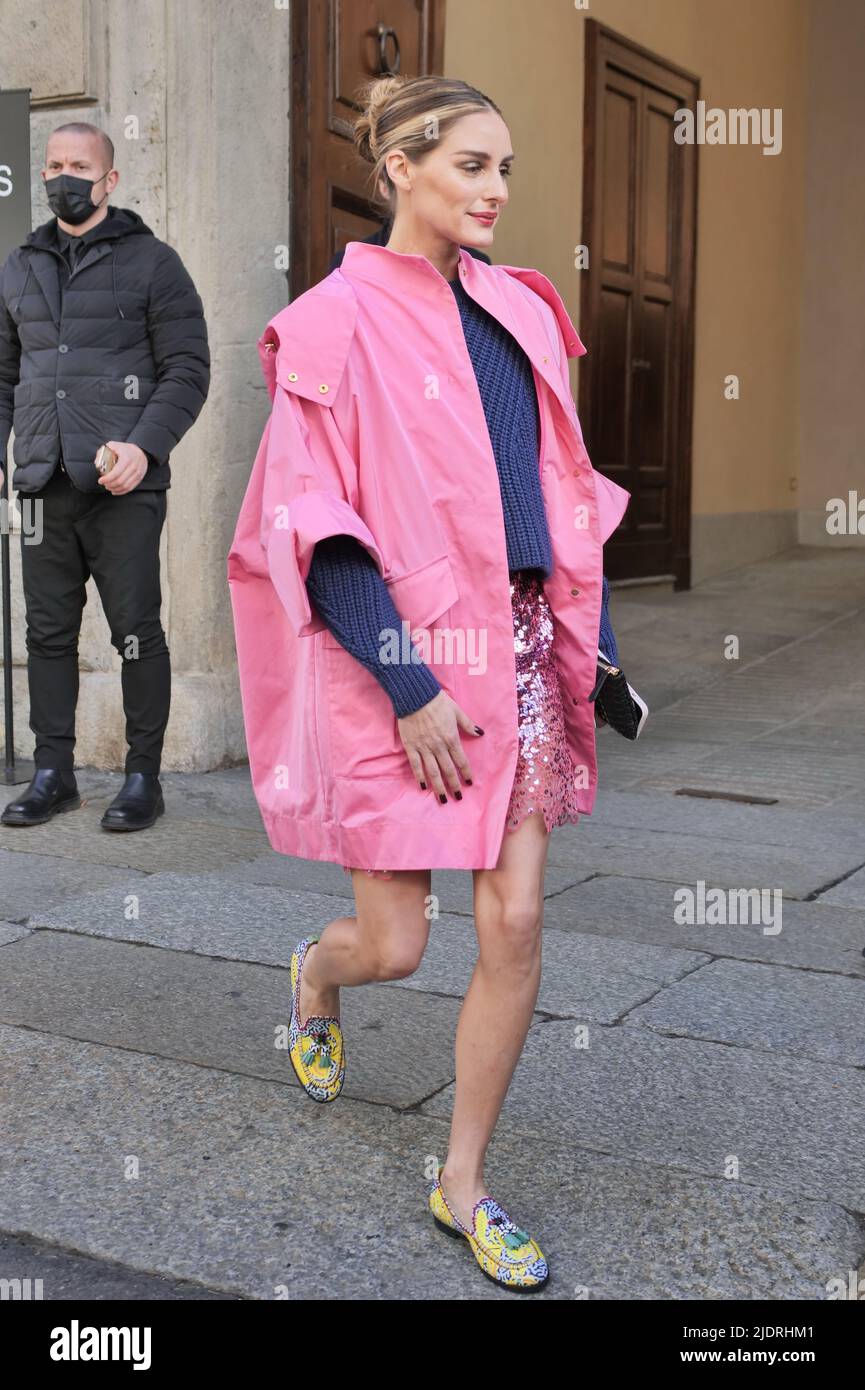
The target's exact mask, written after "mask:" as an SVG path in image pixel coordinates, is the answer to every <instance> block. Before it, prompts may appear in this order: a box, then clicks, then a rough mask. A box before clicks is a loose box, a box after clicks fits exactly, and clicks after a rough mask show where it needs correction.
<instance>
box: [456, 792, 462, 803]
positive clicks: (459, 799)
mask: <svg viewBox="0 0 865 1390" xmlns="http://www.w3.org/2000/svg"><path fill="white" fill-rule="evenodd" d="M462 799H463V794H462V792H454V800H455V801H462Z"/></svg>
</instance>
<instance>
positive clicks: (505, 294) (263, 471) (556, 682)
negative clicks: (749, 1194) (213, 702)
mask: <svg viewBox="0 0 865 1390" xmlns="http://www.w3.org/2000/svg"><path fill="white" fill-rule="evenodd" d="M365 101H366V106H365V110H364V112H363V114H362V116H361V118H360V120H359V121H358V123H357V127H356V143H357V147H358V149H359V151H360V153H361V155H362V156H363V157H364V158H365V159H366V160H367V161H368V162H369V163H370V164H371V165H372V166H373V167H372V185H373V187H374V188H376V189H380V190H382V192H383V197H384V201H385V203H386V210H387V213H388V215H389V217H391V218H392V227H391V231H390V235H389V238H388V240H387V243H386V245H376V244H372V243H369V242H350V243H349V244H348V246H347V248H346V250H345V255H344V257H343V260H342V263H341V265H340V266H339V267H338V268H336V269H334V270H332V272H331V273H330V274H329V275H328V276H327V277H326V278H325V279H324V280H322V281H320V282H319V283H318V284H317V285H315V286H313V287H312V288H311V289H310V290H308V291H307V292H306V293H305V294H304V295H301V296H300V297H299V298H298V299H297V300H295V301H294V302H293V303H292V304H290V305H289V306H288V307H287V308H286V309H284V310H283V311H282V312H281V313H279V314H277V315H276V316H275V317H274V318H273V319H272V320H271V322H270V323H269V324H268V326H267V328H266V330H265V332H264V334H263V335H262V339H261V340H260V344H259V346H260V351H261V358H262V364H263V367H264V373H265V379H266V380H267V383H268V387H269V390H270V393H271V398H272V403H273V409H272V412H271V416H270V419H269V420H268V422H267V425H266V427H265V431H264V435H263V437H262V441H261V446H260V448H259V451H258V455H257V457H256V461H255V466H254V468H253V472H252V475H251V478H250V481H249V485H248V488H247V492H246V496H245V498H244V503H243V508H242V510H241V514H240V518H239V520H238V525H237V531H236V534H235V537H234V542H233V545H232V549H231V553H230V556H229V570H228V575H229V583H230V587H231V595H232V604H233V611H234V619H235V632H236V637H237V647H238V659H239V669H240V678H241V684H242V691H243V704H244V715H245V720H246V730H247V742H248V747H249V757H250V769H251V774H252V780H253V786H254V789H255V794H256V797H257V799H258V803H259V806H260V808H261V812H262V817H263V820H264V823H265V826H266V828H267V832H268V836H269V839H270V843H271V844H272V846H273V847H274V848H275V849H277V850H279V851H280V852H282V853H285V854H293V855H298V856H302V857H306V858H311V859H323V860H330V861H332V862H336V863H339V864H342V865H343V866H344V868H345V869H346V871H347V872H350V873H351V874H352V881H353V887H354V896H355V906H356V916H345V917H341V918H339V919H338V920H336V921H334V922H331V923H329V924H328V925H327V926H326V927H325V928H324V929H323V930H322V931H321V932H320V933H319V934H318V935H309V936H307V937H305V938H304V939H303V940H302V941H300V942H299V944H298V945H297V947H296V948H295V950H294V953H293V955H292V961H291V982H292V1001H291V1002H292V1013H291V1031H290V1056H291V1060H292V1064H293V1066H294V1068H295V1071H296V1072H297V1075H298V1077H299V1079H300V1081H301V1084H302V1085H303V1087H304V1089H305V1090H306V1092H307V1094H308V1095H310V1096H311V1097H312V1098H313V1099H315V1100H317V1101H320V1102H328V1101H332V1100H334V1099H336V1097H337V1096H338V1095H339V1094H340V1092H341V1089H342V1086H343V1081H344V1077H345V1064H346V1048H345V1041H344V1037H343V1033H342V1029H341V1026H340V1021H339V1001H340V994H339V991H340V988H341V987H342V986H349V985H361V984H366V983H368V982H371V981H383V980H396V979H403V978H405V977H407V976H409V975H411V974H412V973H413V972H414V971H415V970H416V969H417V967H418V965H419V963H420V961H421V959H422V957H423V954H424V951H425V948H426V944H427V939H428V935H429V930H430V916H431V915H432V914H431V909H430V903H431V898H430V888H431V870H432V869H443V868H452V869H468V870H471V871H472V874H473V880H474V921H475V929H476V933H477V941H478V957H477V963H476V965H475V968H474V972H473V974H472V977H471V982H470V984H469V987H468V989H467V992H466V996H465V1001H464V1003H463V1006H462V1010H461V1013H460V1018H459V1024H458V1027H457V1034H456V1088H455V1098H454V1107H453V1117H452V1123H451V1130H450V1140H449V1145H448V1151H447V1157H446V1160H445V1162H444V1163H443V1164H441V1163H439V1162H438V1161H436V1162H435V1171H434V1172H433V1171H432V1170H431V1171H430V1172H429V1173H428V1175H427V1176H428V1178H429V1189H428V1205H429V1209H430V1211H431V1213H432V1215H433V1216H434V1218H435V1221H436V1224H437V1226H438V1228H440V1229H441V1230H444V1231H447V1232H448V1234H450V1235H454V1236H456V1237H459V1238H460V1239H461V1240H465V1241H467V1242H468V1244H469V1246H470V1247H471V1250H472V1252H473V1254H474V1256H475V1258H476V1259H477V1261H478V1264H479V1265H480V1268H481V1269H482V1270H483V1272H484V1273H485V1274H486V1275H488V1277H490V1278H491V1279H493V1280H494V1281H495V1282H496V1283H498V1284H500V1285H502V1286H503V1287H505V1288H508V1289H513V1290H519V1291H530V1290H536V1289H539V1288H541V1287H543V1285H544V1284H545V1283H546V1281H547V1279H548V1277H549V1269H548V1265H547V1261H546V1258H545V1256H544V1254H543V1251H542V1249H541V1247H540V1245H539V1243H538V1241H537V1240H536V1239H535V1238H534V1237H533V1236H532V1235H531V1234H530V1233H529V1232H528V1231H526V1230H525V1228H524V1227H523V1226H521V1225H518V1224H517V1223H516V1222H515V1221H514V1220H512V1219H511V1217H510V1216H509V1215H508V1212H507V1211H506V1209H505V1208H504V1206H502V1205H501V1204H500V1202H499V1201H498V1200H497V1199H496V1198H495V1197H494V1196H493V1195H491V1194H490V1193H489V1192H488V1190H487V1183H486V1180H485V1177H484V1161H485V1156H486V1153H487V1148H488V1145H489V1143H490V1140H491V1137H492V1134H493V1131H494V1129H495V1126H496V1122H497V1120H498V1116H499V1112H500V1110H501V1107H502V1104H503V1101H504V1099H505V1095H506V1094H507V1090H508V1086H509V1084H510V1080H511V1077H512V1075H513V1071H514V1068H515V1067H516V1064H517V1062H518V1060H519V1057H520V1054H521V1051H522V1048H523V1045H524V1042H525V1038H526V1034H527V1031H528V1029H529V1026H530V1024H531V1021H532V1015H533V1011H534V1007H535V1003H536V1000H537V996H538V988H539V982H540V973H541V929H542V924H543V902H544V871H545V865H546V858H547V847H548V843H549V835H550V831H551V830H552V829H553V828H554V827H555V826H557V825H562V824H565V823H567V822H571V823H575V822H577V821H578V819H579V816H580V814H581V813H588V812H590V811H591V809H592V805H593V803H594V797H595V790H596V783H597V770H596V758H595V715H594V706H593V704H592V703H591V702H590V701H589V699H588V696H589V694H590V693H591V691H592V688H593V686H594V683H595V674H596V658H597V649H598V636H599V625H600V622H601V619H602V611H603V607H604V599H605V581H604V578H603V569H602V563H603V543H604V541H605V540H606V539H607V537H608V536H609V535H610V534H611V533H612V531H613V530H614V529H615V528H616V526H617V525H618V523H619V521H620V520H621V517H622V515H623V513H624V510H625V507H626V505H627V499H628V496H629V494H628V493H627V492H626V491H625V490H624V489H622V488H619V487H617V486H616V485H615V484H614V483H612V482H610V481H609V480H607V479H606V478H604V477H603V476H602V475H600V474H596V473H595V472H594V470H593V468H592V465H591V463H590V461H589V459H588V456H587V454H586V450H585V447H584V445H583V441H582V434H581V431H580V426H579V421H578V419H577V414H576V410H575V407H574V403H573V399H572V396H571V392H570V384H569V378H568V358H569V357H574V356H578V355H580V354H581V353H583V352H585V348H584V347H583V345H582V344H581V342H580V340H579V337H578V336H577V333H576V330H575V328H574V325H573V323H572V322H571V320H570V318H569V316H568V314H567V311H566V309H565V307H564V304H563V302H562V300H561V297H560V296H559V294H558V293H557V291H556V289H555V288H554V286H553V285H552V284H551V283H550V281H549V280H548V279H547V277H546V276H545V275H543V274H542V273H541V272H540V271H537V270H532V269H526V268H522V267H515V266H501V265H493V264H488V263H486V262H485V261H484V260H481V259H479V258H478V257H475V256H473V255H472V254H470V251H471V250H478V251H481V252H489V251H491V249H492V247H493V243H494V239H495V232H496V226H497V224H498V221H499V219H500V218H501V216H502V215H503V214H504V211H505V208H506V206H507V203H508V179H509V177H510V174H511V166H512V163H513V160H514V152H513V150H512V146H511V139H510V134H509V132H508V127H507V125H506V124H505V121H504V119H503V117H502V114H501V112H500V111H499V108H498V107H497V106H496V104H495V103H494V102H493V101H492V100H491V99H490V98H489V97H487V96H485V95H484V94H483V93H481V92H479V91H477V90H476V89H475V88H473V87H470V86H468V85H467V84H466V83H463V82H460V81H456V80H451V79H447V78H441V77H429V78H416V79H399V78H385V79H381V80H379V81H377V82H375V83H373V84H371V86H370V87H369V88H368V89H367V91H366V93H365ZM467 248H468V249H467ZM607 646H609V643H607ZM611 655H612V656H613V659H615V652H614V651H613V652H612V653H611ZM382 1065H395V1066H398V1065H399V1047H398V1046H395V1047H393V1048H386V1049H385V1051H384V1054H383V1062H382Z"/></svg>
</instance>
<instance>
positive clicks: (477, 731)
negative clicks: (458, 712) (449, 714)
mask: <svg viewBox="0 0 865 1390" xmlns="http://www.w3.org/2000/svg"><path fill="white" fill-rule="evenodd" d="M475 733H476V734H482V733H483V729H479V728H478V726H477V724H475Z"/></svg>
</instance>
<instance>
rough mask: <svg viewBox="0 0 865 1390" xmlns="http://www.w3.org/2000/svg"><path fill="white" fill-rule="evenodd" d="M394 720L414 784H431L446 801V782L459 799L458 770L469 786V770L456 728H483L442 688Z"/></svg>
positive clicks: (476, 731) (468, 730) (471, 731)
mask: <svg viewBox="0 0 865 1390" xmlns="http://www.w3.org/2000/svg"><path fill="white" fill-rule="evenodd" d="M396 722H397V727H398V728H399V736H400V738H401V739H402V743H403V747H404V748H405V751H406V754H407V756H408V760H409V762H410V763H411V770H412V772H413V773H414V775H415V778H416V779H417V783H418V786H419V787H421V788H423V789H424V790H426V787H427V786H428V785H430V784H431V785H432V788H433V790H434V791H435V792H436V793H437V795H438V798H439V801H447V796H446V794H445V782H447V785H448V786H449V787H450V789H451V791H452V792H453V794H454V796H455V798H456V799H457V801H461V800H462V792H461V791H460V779H459V773H460V772H461V773H462V775H463V777H464V778H465V780H466V782H467V783H468V784H469V786H471V781H472V774H471V768H470V767H469V762H468V758H467V757H466V755H465V753H464V752H463V746H462V744H461V742H460V735H459V731H460V729H465V731H466V733H469V734H482V733H483V729H479V728H478V726H477V724H476V723H475V722H474V720H473V719H469V717H468V715H467V714H466V713H465V712H464V711H463V710H461V709H460V707H459V705H458V704H457V703H456V701H455V700H452V699H451V697H450V695H448V694H447V692H446V691H444V690H440V691H439V693H438V695H436V696H435V697H434V698H433V699H432V700H428V701H427V703H426V704H425V705H422V706H421V708H420V709H419V710H415V712H414V714H407V715H405V716H404V717H403V718H402V719H397V721H396Z"/></svg>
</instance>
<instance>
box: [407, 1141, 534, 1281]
mask: <svg viewBox="0 0 865 1390" xmlns="http://www.w3.org/2000/svg"><path fill="white" fill-rule="evenodd" d="M443 1167H444V1164H442V1163H439V1164H438V1165H437V1167H436V1176H435V1179H434V1181H433V1183H432V1185H431V1186H430V1190H429V1208H430V1211H431V1212H432V1214H433V1216H434V1217H435V1223H436V1225H437V1226H438V1228H439V1230H441V1231H444V1232H445V1234H446V1235H449V1236H465V1238H466V1240H467V1241H468V1243H469V1245H470V1246H471V1248H472V1254H473V1255H474V1257H475V1259H476V1260H477V1262H478V1264H479V1265H480V1267H481V1269H482V1271H483V1272H484V1274H485V1275H486V1276H487V1278H488V1279H492V1281H493V1283H494V1284H500V1285H502V1286H503V1287H504V1288H506V1289H513V1291H514V1292H515V1293H534V1292H535V1291H536V1290H537V1289H542V1288H543V1286H544V1284H545V1283H546V1282H547V1280H548V1279H549V1277H550V1271H549V1268H548V1266H547V1262H546V1260H545V1259H544V1257H543V1255H542V1254H541V1250H540V1247H539V1245H538V1244H537V1241H534V1240H532V1238H531V1237H530V1236H528V1235H526V1233H525V1231H521V1230H520V1228H519V1226H516V1225H515V1224H514V1222H513V1221H512V1220H511V1218H510V1217H509V1216H508V1214H507V1212H506V1211H505V1210H504V1208H503V1207H500V1206H499V1204H498V1202H496V1201H495V1200H494V1199H493V1198H492V1197H481V1199H480V1201H479V1202H475V1205H474V1209H473V1211H472V1229H471V1230H469V1229H468V1227H467V1226H464V1225H463V1223H462V1222H461V1221H460V1219H459V1217H458V1216H457V1215H456V1213H455V1212H454V1211H452V1210H451V1208H450V1207H449V1206H448V1203H447V1198H446V1197H445V1194H444V1191H443V1190H442V1185H441V1172H442V1168H443Z"/></svg>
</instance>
